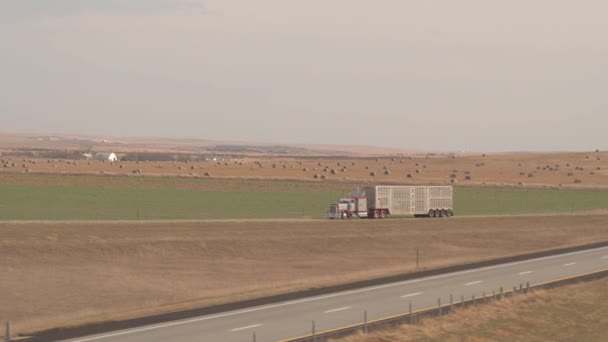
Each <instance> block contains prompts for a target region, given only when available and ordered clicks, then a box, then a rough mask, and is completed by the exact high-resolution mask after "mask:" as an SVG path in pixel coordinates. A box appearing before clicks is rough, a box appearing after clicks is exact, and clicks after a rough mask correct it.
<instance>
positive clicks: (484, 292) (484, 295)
mask: <svg viewBox="0 0 608 342" xmlns="http://www.w3.org/2000/svg"><path fill="white" fill-rule="evenodd" d="M483 302H484V303H486V302H487V300H486V291H483Z"/></svg>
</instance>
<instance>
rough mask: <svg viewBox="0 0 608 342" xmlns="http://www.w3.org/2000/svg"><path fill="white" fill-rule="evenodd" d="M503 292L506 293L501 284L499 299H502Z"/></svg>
mask: <svg viewBox="0 0 608 342" xmlns="http://www.w3.org/2000/svg"><path fill="white" fill-rule="evenodd" d="M503 293H504V291H503V289H502V286H501V287H500V296H499V299H502V296H503Z"/></svg>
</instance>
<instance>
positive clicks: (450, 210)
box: [448, 209, 454, 217]
mask: <svg viewBox="0 0 608 342" xmlns="http://www.w3.org/2000/svg"><path fill="white" fill-rule="evenodd" d="M452 216H454V212H453V211H452V209H448V217H452Z"/></svg>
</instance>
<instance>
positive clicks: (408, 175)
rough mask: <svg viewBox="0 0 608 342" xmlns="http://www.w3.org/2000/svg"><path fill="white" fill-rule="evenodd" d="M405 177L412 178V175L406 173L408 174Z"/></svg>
mask: <svg viewBox="0 0 608 342" xmlns="http://www.w3.org/2000/svg"><path fill="white" fill-rule="evenodd" d="M405 177H407V178H412V177H414V176H412V174H411V173H408V174H407V175H406V176H405Z"/></svg>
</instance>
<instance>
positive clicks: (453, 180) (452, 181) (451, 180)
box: [450, 178, 458, 184]
mask: <svg viewBox="0 0 608 342" xmlns="http://www.w3.org/2000/svg"><path fill="white" fill-rule="evenodd" d="M457 182H458V181H457V180H456V179H454V178H452V179H450V183H452V184H454V183H457Z"/></svg>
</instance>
